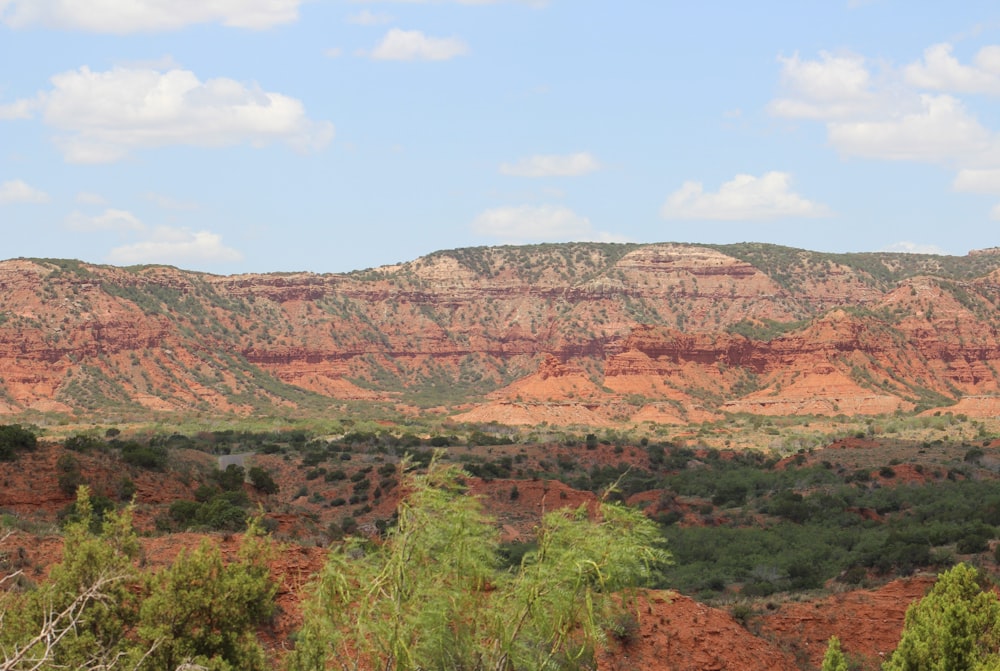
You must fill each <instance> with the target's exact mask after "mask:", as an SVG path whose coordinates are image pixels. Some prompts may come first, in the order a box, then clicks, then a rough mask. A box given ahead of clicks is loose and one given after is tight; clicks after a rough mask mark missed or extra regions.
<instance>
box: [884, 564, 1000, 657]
mask: <svg viewBox="0 0 1000 671" xmlns="http://www.w3.org/2000/svg"><path fill="white" fill-rule="evenodd" d="M982 581H983V578H982V576H981V575H980V573H979V571H978V570H976V569H975V568H973V567H971V566H969V565H968V564H958V565H957V566H955V567H953V568H952V569H950V570H949V571H946V572H944V573H942V574H941V575H940V576H939V577H938V580H937V582H936V583H935V584H934V587H933V588H932V589H931V591H930V593H929V594H927V596H925V597H924V598H923V599H921V600H920V601H919V602H917V603H915V604H913V605H911V606H910V607H909V608H908V609H907V610H906V624H905V625H904V627H903V634H902V636H901V638H900V640H899V646H898V647H897V648H896V651H895V652H894V653H893V654H892V657H890V658H889V660H888V661H886V663H885V664H884V665H883V666H882V668H883V669H884V670H885V671H970V670H972V671H985V670H986V669H990V670H993V669H1000V600H998V599H997V595H996V594H995V593H994V592H993V591H992V590H988V589H983V587H984V584H983V582H982Z"/></svg>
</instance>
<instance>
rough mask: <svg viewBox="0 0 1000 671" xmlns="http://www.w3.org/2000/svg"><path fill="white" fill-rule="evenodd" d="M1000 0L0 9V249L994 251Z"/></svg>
mask: <svg viewBox="0 0 1000 671" xmlns="http://www.w3.org/2000/svg"><path fill="white" fill-rule="evenodd" d="M998 102H1000V5H998V4H997V3H996V2H995V1H990V2H976V1H971V0H970V1H963V2H958V3H942V2H936V1H931V0H905V1H893V0H827V1H821V0H800V1H795V2H793V1H791V0H781V1H780V2H779V1H769V0H757V1H756V2H745V1H744V0H730V1H723V0H719V1H712V2H680V1H676V2H675V1H673V0H0V259H6V258H14V257H22V256H25V257H49V258H76V259H82V260H84V261H88V262H92V263H106V264H114V265H135V264H145V263H162V264H169V265H174V266H178V267H180V268H185V269H190V270H198V271H204V272H211V273H216V274H233V273H245V272H272V271H301V270H306V271H313V272H323V273H326V272H346V271H350V270H359V269H364V268H370V267H376V266H381V265H387V264H392V263H397V262H401V261H408V260H412V259H415V258H417V257H419V256H421V255H424V254H428V253H430V252H433V251H436V250H441V249H453V248H457V247H471V246H480V245H503V244H534V243H540V242H566V241H610V242H642V243H645V242H693V243H734V242H746V241H753V242H769V243H776V244H781V245H788V246H792V247H799V248H804V249H811V250H816V251H827V252H866V251H867V252H871V251H901V252H921V253H923V252H926V253H935V254H952V255H964V254H966V253H967V252H968V251H969V250H972V249H981V248H986V247H993V246H997V245H1000V236H998V235H997V231H998V230H1000V229H998V225H1000V224H998V222H1000V106H998Z"/></svg>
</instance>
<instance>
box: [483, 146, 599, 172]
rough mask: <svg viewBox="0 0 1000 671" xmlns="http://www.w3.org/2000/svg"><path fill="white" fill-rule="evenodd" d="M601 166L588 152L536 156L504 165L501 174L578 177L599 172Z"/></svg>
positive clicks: (501, 167)
mask: <svg viewBox="0 0 1000 671" xmlns="http://www.w3.org/2000/svg"><path fill="white" fill-rule="evenodd" d="M600 167H601V164H600V163H599V162H598V160H597V159H596V158H594V156H593V155H591V154H589V153H587V152H578V153H576V154H568V155H564V156H560V155H536V156H530V157H528V158H523V159H521V160H520V161H518V162H517V163H513V164H511V163H504V164H502V165H501V166H500V172H501V173H502V174H504V175H513V176H515V177H577V176H580V175H586V174H587V173H590V172H594V171H595V170H599V169H600Z"/></svg>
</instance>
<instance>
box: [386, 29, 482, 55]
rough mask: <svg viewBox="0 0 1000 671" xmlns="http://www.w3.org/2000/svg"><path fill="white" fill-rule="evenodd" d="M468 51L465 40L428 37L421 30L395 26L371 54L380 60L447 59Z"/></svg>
mask: <svg viewBox="0 0 1000 671" xmlns="http://www.w3.org/2000/svg"><path fill="white" fill-rule="evenodd" d="M468 51H469V47H468V46H467V45H466V44H465V42H463V41H462V40H460V39H458V38H455V37H428V36H426V35H424V34H423V33H422V32H420V31H419V30H400V29H399V28H393V29H392V30H390V31H389V32H388V33H386V35H385V37H383V38H382V41H381V42H379V44H378V46H376V47H375V49H374V50H373V51H372V53H371V56H372V58H374V59H375V60H379V61H446V60H449V59H452V58H455V57H456V56H461V55H463V54H465V53H468Z"/></svg>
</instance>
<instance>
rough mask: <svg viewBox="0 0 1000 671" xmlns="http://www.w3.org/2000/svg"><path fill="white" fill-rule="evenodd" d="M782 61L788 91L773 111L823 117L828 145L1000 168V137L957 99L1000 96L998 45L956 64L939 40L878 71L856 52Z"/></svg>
mask: <svg viewBox="0 0 1000 671" xmlns="http://www.w3.org/2000/svg"><path fill="white" fill-rule="evenodd" d="M779 60H780V62H781V63H782V73H781V82H782V88H783V91H782V93H781V95H780V96H779V97H777V98H776V99H775V100H773V101H772V102H771V104H770V105H769V109H770V111H771V112H772V113H773V114H775V115H777V116H780V117H785V118H794V119H815V120H817V121H821V122H824V123H825V124H826V129H827V134H828V138H829V141H830V145H831V146H832V147H834V148H835V149H836V150H838V151H839V152H841V153H843V154H847V155H854V156H863V157H866V158H876V159H885V160H905V161H922V162H929V163H941V164H945V165H950V166H955V167H956V168H990V167H995V166H1000V136H998V134H997V133H996V132H995V131H993V130H992V129H989V128H986V127H985V126H983V125H982V124H981V123H980V121H979V120H978V119H977V118H976V115H975V114H974V113H973V112H971V111H970V110H969V109H968V107H967V105H966V103H965V102H964V101H963V100H962V99H960V98H958V97H956V96H957V94H960V93H970V92H972V93H992V92H995V93H1000V46H988V47H985V48H983V49H981V50H980V51H979V52H978V54H977V55H976V57H975V65H974V66H969V65H962V64H960V63H959V62H958V60H957V59H956V58H955V57H954V56H953V55H952V48H951V45H949V44H936V45H933V46H931V47H929V48H927V49H926V50H925V51H924V54H923V58H922V59H921V60H920V61H918V62H915V63H911V64H909V65H906V66H904V67H901V68H897V67H893V66H892V65H891V64H887V63H879V64H878V68H879V69H878V74H877V76H876V75H875V74H873V72H874V69H873V68H874V66H873V65H872V64H870V63H869V62H867V61H866V60H865V59H864V58H863V57H861V56H858V55H852V54H848V55H839V56H833V55H831V54H829V53H825V52H824V53H821V54H820V56H819V58H818V59H817V60H813V61H809V60H801V59H800V58H799V57H798V56H797V55H796V56H793V57H792V58H781V59H779ZM941 91H952V92H954V93H955V94H956V95H948V94H945V93H941Z"/></svg>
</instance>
